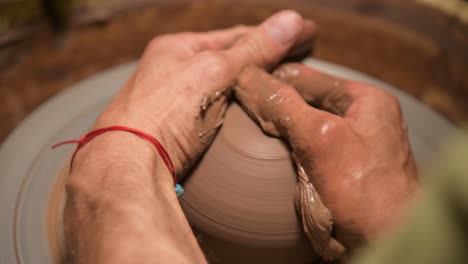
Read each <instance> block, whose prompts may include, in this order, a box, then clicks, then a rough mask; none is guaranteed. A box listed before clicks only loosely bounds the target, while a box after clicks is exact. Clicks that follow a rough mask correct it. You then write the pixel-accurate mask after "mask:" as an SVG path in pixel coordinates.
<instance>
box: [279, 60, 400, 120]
mask: <svg viewBox="0 0 468 264" xmlns="http://www.w3.org/2000/svg"><path fill="white" fill-rule="evenodd" d="M274 75H275V76H276V77H277V78H279V79H280V80H282V81H284V82H286V83H289V84H290V85H291V86H293V87H294V88H295V89H296V90H297V91H298V93H299V94H300V95H301V96H302V97H303V98H304V100H306V101H307V102H308V103H309V104H311V105H312V106H315V107H317V108H320V109H323V110H326V111H328V112H331V113H334V114H337V115H339V116H343V117H350V118H363V113H364V114H365V116H366V117H365V118H366V119H378V120H382V119H381V117H383V120H390V119H391V118H390V117H395V118H399V116H400V114H401V111H400V107H399V103H398V100H397V99H396V97H395V96H394V95H392V94H390V93H389V92H387V91H385V90H383V89H380V88H378V87H374V86H372V85H369V84H365V83H360V82H355V81H350V80H345V79H342V78H339V77H336V76H333V75H329V74H326V73H322V72H319V71H317V70H314V69H312V68H310V67H308V66H305V65H303V64H298V63H290V64H285V65H283V66H281V67H280V68H278V69H277V70H276V71H275V72H274ZM369 113H372V115H369ZM385 117H386V118H385Z"/></svg>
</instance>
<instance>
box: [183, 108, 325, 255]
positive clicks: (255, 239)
mask: <svg viewBox="0 0 468 264" xmlns="http://www.w3.org/2000/svg"><path fill="white" fill-rule="evenodd" d="M296 184H297V176H296V171H295V168H294V163H293V161H292V160H291V157H290V153H289V150H288V147H287V146H286V145H285V144H284V143H283V142H282V141H281V140H279V139H277V138H273V137H268V136H266V135H265V134H264V133H263V132H262V131H261V129H260V128H259V127H258V125H257V124H255V123H254V122H253V121H252V120H251V119H250V118H249V116H248V115H247V114H246V113H245V112H244V111H243V110H242V109H241V108H240V106H239V105H238V104H236V103H233V104H231V105H230V106H229V108H228V109H227V112H226V116H225V118H224V125H223V127H222V128H221V129H220V131H219V133H218V135H217V137H216V138H215V140H214V141H213V144H212V145H211V146H210V148H209V150H208V151H207V153H206V154H205V155H204V157H203V158H202V160H201V161H200V163H199V164H198V166H197V167H196V168H195V170H194V171H193V173H192V175H191V176H190V177H188V178H187V180H186V182H185V184H184V188H185V196H184V198H183V200H182V201H181V205H182V208H183V210H184V212H185V214H186V216H187V218H188V220H189V222H190V223H191V225H192V227H193V230H194V232H195V234H196V236H197V239H198V240H199V242H200V244H201V247H202V248H203V249H204V252H205V254H206V255H207V257H208V258H209V259H210V260H211V261H212V262H216V263H240V262H242V263H312V262H313V261H314V260H315V259H317V254H316V253H315V251H316V250H317V251H322V254H321V255H323V256H327V254H324V253H323V251H324V250H323V248H326V246H327V244H325V246H322V247H319V246H317V247H311V241H312V243H319V242H323V241H324V240H326V238H328V240H327V241H330V238H331V236H330V233H329V232H328V231H330V230H331V224H332V222H331V217H330V214H329V211H328V210H327V209H326V208H325V207H324V206H323V204H321V202H320V199H319V198H318V195H316V193H315V190H314V189H311V188H309V187H308V186H309V184H303V183H301V184H300V186H306V188H305V189H304V191H300V192H304V195H301V196H302V197H314V198H315V201H317V202H316V203H315V205H314V206H315V207H314V208H312V207H310V206H303V208H304V210H302V211H301V213H302V214H301V215H302V217H305V219H306V220H307V222H306V225H307V228H306V229H305V230H306V232H308V233H307V235H308V236H309V237H311V238H312V240H311V241H309V240H308V238H307V236H306V235H305V233H304V231H303V227H302V223H301V216H298V214H297V212H296V211H295V208H294V204H295V200H294V193H295V190H296ZM298 188H302V187H298ZM299 203H301V202H299ZM306 204H307V203H306ZM327 212H328V214H327ZM322 215H323V216H322ZM314 218H317V219H316V220H314V222H317V223H320V224H319V225H315V224H311V221H310V219H314ZM323 231H325V233H327V234H326V235H319V233H320V232H323ZM316 236H319V238H318V237H317V238H316ZM331 244H332V245H331V246H333V243H331ZM330 255H331V254H330Z"/></svg>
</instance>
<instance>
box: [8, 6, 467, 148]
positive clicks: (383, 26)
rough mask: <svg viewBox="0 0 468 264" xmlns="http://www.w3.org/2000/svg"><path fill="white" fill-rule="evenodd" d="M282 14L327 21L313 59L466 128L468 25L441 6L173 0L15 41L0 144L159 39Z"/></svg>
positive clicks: (322, 23)
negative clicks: (62, 96)
mask: <svg viewBox="0 0 468 264" xmlns="http://www.w3.org/2000/svg"><path fill="white" fill-rule="evenodd" d="M163 2H167V1H163ZM284 8H292V9H295V10H297V11H299V12H300V13H301V14H302V15H304V16H305V17H307V18H311V19H314V20H316V21H317V23H318V24H319V27H320V32H319V37H318V41H317V44H316V49H315V53H314V56H316V57H318V58H320V59H324V60H327V61H331V62H335V63H338V64H342V65H345V66H349V67H351V68H354V69H357V70H360V71H363V72H365V73H368V74H370V75H373V76H375V77H377V78H380V79H382V80H384V81H386V82H389V83H391V84H393V85H395V86H397V87H399V88H401V89H403V90H405V91H407V92H408V93H410V94H412V95H414V96H416V97H417V98H419V99H421V100H422V101H423V102H425V103H427V104H428V105H430V106H431V107H433V108H434V109H436V110H438V111H439V112H441V113H442V114H443V115H445V116H447V117H448V118H449V119H451V120H453V121H455V122H457V123H458V124H461V123H463V122H465V121H466V120H467V119H468V104H467V103H466V102H467V100H468V29H467V28H468V27H467V25H466V24H463V22H461V20H458V19H456V18H454V17H453V16H449V15H446V14H445V13H442V12H440V11H438V10H436V9H431V8H427V7H425V6H422V5H420V4H418V3H415V2H409V1H403V0H395V1H384V0H380V1H379V0H374V1H369V0H348V1H339V0H295V1H293V0H289V1H282V0H280V1H274V3H273V1H266V0H265V1H262V0H260V1H247V0H241V1H227V0H224V1H223V0H202V1H173V2H171V3H170V4H169V3H165V4H161V3H159V4H155V3H153V4H146V5H144V6H140V7H139V8H136V9H129V10H126V11H125V12H122V11H121V12H119V13H118V14H117V15H115V16H112V17H106V18H105V19H98V20H97V21H98V22H96V23H88V24H80V25H78V26H74V27H72V28H71V30H70V31H69V32H68V34H67V35H65V36H61V37H60V38H59V39H57V38H56V37H54V36H53V35H52V34H51V33H50V31H48V30H46V29H43V30H40V31H38V32H37V33H36V34H34V35H33V36H31V37H29V38H26V39H24V40H23V41H20V42H17V43H15V44H14V45H15V46H14V47H15V48H16V47H22V48H21V49H15V50H17V52H16V53H15V54H13V53H10V54H8V55H9V56H10V57H11V61H10V62H9V63H8V65H7V66H3V67H2V66H0V120H1V124H0V142H1V141H2V140H3V139H4V138H5V137H6V136H7V135H8V133H10V132H11V131H12V129H13V128H14V127H15V126H17V125H18V124H19V122H21V120H23V119H24V118H25V117H26V116H27V115H28V114H29V113H30V112H31V111H33V110H34V109H35V108H36V107H37V106H38V105H40V104H41V103H43V102H44V101H45V100H46V99H47V98H49V97H51V96H52V95H54V94H56V93H58V92H60V91H62V90H64V89H66V88H67V87H69V86H70V85H72V84H74V83H76V82H77V81H79V80H82V79H83V78H86V77H88V76H91V75H93V74H95V73H97V72H100V71H102V70H104V69H107V68H110V67H112V66H114V65H118V64H120V63H123V62H128V61H132V60H135V59H137V58H138V57H139V56H140V54H141V53H142V51H143V49H144V47H145V45H146V43H147V42H148V41H149V40H150V39H151V38H153V37H154V36H156V35H158V34H162V33H168V32H176V31H185V30H192V31H201V30H208V29H215V28H222V27H228V26H232V25H236V24H239V23H243V24H254V23H258V22H259V21H261V20H262V19H264V18H266V17H267V16H269V15H270V14H272V13H273V12H275V11H277V10H280V9H284ZM18 50H19V51H18ZM90 96H92V95H90ZM77 100H86V98H77ZM38 129H40V128H38Z"/></svg>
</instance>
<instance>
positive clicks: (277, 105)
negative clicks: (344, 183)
mask: <svg viewBox="0 0 468 264" xmlns="http://www.w3.org/2000/svg"><path fill="white" fill-rule="evenodd" d="M285 85H286V84H284V83H281V82H279V81H278V80H277V79H274V78H271V77H270V76H268V75H267V74H266V73H264V72H263V71H261V70H259V69H258V68H255V67H248V68H246V69H244V71H243V72H242V73H241V76H240V78H239V83H238V87H236V89H235V92H236V97H237V99H238V100H239V101H240V102H241V103H242V105H243V106H244V107H243V108H244V109H245V110H246V111H247V113H248V114H249V115H250V116H251V117H252V118H253V119H255V120H257V122H258V123H259V124H260V125H261V127H262V128H263V130H264V131H265V132H266V133H268V134H270V135H273V136H275V137H283V138H287V139H288V140H290V141H291V142H294V141H297V139H295V136H294V135H292V134H289V131H286V130H285V128H286V127H291V126H293V125H298V124H297V123H291V122H292V121H291V119H290V116H289V113H290V112H291V105H290V104H286V105H285V104H284V103H283V102H284V101H285V100H287V98H285V93H284V91H285V89H284V87H285ZM304 104H305V103H304ZM293 108H294V111H301V110H300V109H301V108H300V106H299V105H294V106H293ZM293 147H294V145H293ZM292 157H293V159H294V162H295V165H296V168H297V174H298V180H297V187H296V191H295V198H294V203H295V206H296V209H297V211H298V213H299V215H300V217H301V220H302V221H301V222H302V225H303V229H304V232H305V233H306V234H307V237H308V238H309V240H310V243H311V245H312V248H313V249H314V250H315V252H316V253H317V254H318V255H319V256H321V257H322V258H323V259H325V260H327V261H331V260H336V259H338V258H339V257H340V256H341V255H342V254H343V253H344V251H345V249H344V247H343V245H341V244H340V243H339V242H338V241H336V240H335V239H334V238H333V237H332V227H333V221H332V215H331V213H330V210H329V209H328V208H327V207H326V206H325V205H324V204H323V203H322V200H321V199H320V197H319V194H318V193H317V191H316V189H315V187H314V186H313V185H312V183H311V182H310V181H309V177H308V176H307V175H306V172H305V170H304V168H303V166H302V164H301V162H300V160H301V159H300V158H301V157H298V156H297V154H296V153H295V152H294V148H293V155H292Z"/></svg>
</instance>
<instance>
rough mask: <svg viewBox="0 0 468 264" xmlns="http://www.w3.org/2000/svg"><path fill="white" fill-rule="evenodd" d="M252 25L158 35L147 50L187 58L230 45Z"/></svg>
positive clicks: (251, 28)
mask: <svg viewBox="0 0 468 264" xmlns="http://www.w3.org/2000/svg"><path fill="white" fill-rule="evenodd" d="M253 28H254V27H251V26H243V25H239V26H235V27H232V28H229V29H223V30H215V31H210V32H204V33H193V32H184V33H176V34H168V35H164V36H159V37H157V38H155V39H153V40H152V41H151V43H150V44H149V46H148V50H149V52H151V53H157V54H160V55H164V56H167V55H169V56H173V57H176V58H180V59H187V58H190V57H192V56H193V55H195V54H197V53H198V52H200V51H204V50H222V49H225V48H228V47H230V46H232V44H233V43H234V42H236V41H237V40H238V39H239V38H240V37H242V36H244V35H245V34H247V33H249V32H251V31H252V30H253Z"/></svg>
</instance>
